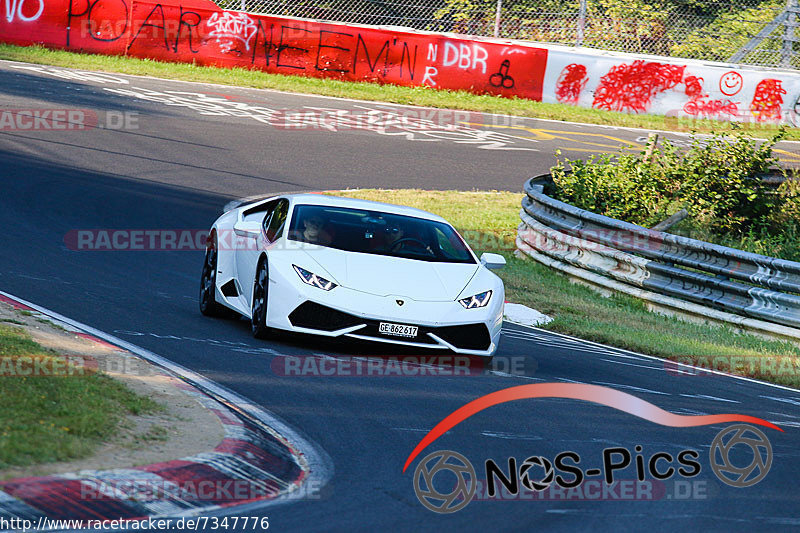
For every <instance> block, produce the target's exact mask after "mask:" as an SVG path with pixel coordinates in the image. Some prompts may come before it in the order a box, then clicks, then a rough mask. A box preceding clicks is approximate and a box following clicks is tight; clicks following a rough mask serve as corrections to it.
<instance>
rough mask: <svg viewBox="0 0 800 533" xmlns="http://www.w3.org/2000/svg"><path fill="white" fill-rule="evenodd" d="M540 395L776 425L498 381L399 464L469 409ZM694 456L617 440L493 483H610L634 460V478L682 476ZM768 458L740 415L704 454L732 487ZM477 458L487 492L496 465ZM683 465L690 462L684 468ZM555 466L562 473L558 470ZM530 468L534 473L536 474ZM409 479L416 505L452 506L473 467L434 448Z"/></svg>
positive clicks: (759, 436)
mask: <svg viewBox="0 0 800 533" xmlns="http://www.w3.org/2000/svg"><path fill="white" fill-rule="evenodd" d="M541 397H558V398H574V399H581V400H585V401H592V402H595V403H600V404H602V405H606V406H609V407H614V408H616V409H619V410H622V411H626V412H628V413H630V414H634V415H636V416H639V417H641V418H645V419H647V420H651V421H653V422H656V423H658V424H661V425H666V426H672V427H694V426H703V425H709V424H719V423H726V422H749V423H751V424H757V425H761V426H766V427H770V428H773V429H776V430H778V431H783V430H781V429H780V428H779V427H778V426H775V425H774V424H772V423H770V422H768V421H766V420H762V419H760V418H756V417H752V416H748V415H738V414H723V415H701V416H684V415H675V414H673V413H669V412H668V411H664V410H662V409H660V408H658V407H656V406H655V405H652V404H650V403H648V402H645V401H644V400H641V399H639V398H636V397H634V396H631V395H629V394H627V393H623V392H619V391H616V390H614V389H609V388H607V387H601V386H598V385H584V384H575V383H542V384H534V385H523V386H520V387H512V388H510V389H504V390H501V391H498V392H495V393H492V394H489V395H486V396H484V397H482V398H479V399H478V400H475V401H473V402H470V403H468V404H467V405H465V406H463V407H461V408H460V409H458V410H456V411H455V412H453V413H452V414H451V415H449V416H448V417H446V418H445V419H444V420H442V422H440V423H439V424H438V425H437V426H436V427H434V428H433V429H432V430H431V431H430V432H429V433H428V435H426V436H425V437H424V438H423V439H422V441H420V443H419V444H418V445H417V447H416V448H415V449H414V451H413V452H412V453H411V455H409V457H408V459H407V461H406V464H405V466H404V468H403V471H405V470H406V469H407V468H408V466H409V465H410V464H411V463H412V462H413V460H414V459H415V458H416V457H417V456H418V455H419V453H420V452H421V451H422V450H423V449H424V448H425V447H426V446H428V445H429V444H430V443H432V442H433V441H434V440H436V439H437V438H438V437H439V436H441V435H443V434H444V433H445V432H447V431H449V430H450V429H452V428H453V427H455V426H456V425H457V424H459V423H460V422H462V421H463V420H465V419H466V418H468V417H469V416H471V415H473V414H475V413H477V412H479V411H481V410H483V409H486V408H488V407H491V406H493V405H497V404H499V403H503V402H505V401H510V400H517V399H521V398H541ZM734 447H736V448H737V450H738V451H737V452H736V459H738V461H734V460H732V455H733V453H732V450H733V449H734ZM745 447H749V450H750V453H751V454H752V459H751V461H750V463H749V464H747V465H742V464H740V463H741V455H742V454H741V451H742V449H743V448H745ZM641 450H642V447H640V446H636V451H637V453H638V452H641ZM684 454H685V455H684ZM562 456H564V457H567V458H568V459H569V460H570V462H566V461H565V459H564V457H562ZM681 456H683V457H681ZM697 458H699V454H698V452H696V451H694V450H686V451H685V452H682V453H681V454H678V463H676V464H675V465H674V466H672V462H673V460H674V459H675V458H674V457H673V456H672V455H671V454H669V453H667V452H657V453H653V454H650V455H649V457H645V456H643V455H640V454H637V455H636V457H635V460H634V459H633V454H632V453H631V452H630V451H629V450H627V449H625V448H609V449H606V450H604V451H603V458H602V467H603V468H602V469H601V468H586V469H584V468H580V467H578V464H579V463H580V457H579V456H578V455H577V454H576V453H574V452H563V453H561V454H559V455H558V456H557V457H556V458H555V460H554V461H553V462H551V461H550V460H549V459H548V458H545V457H540V456H533V457H529V458H528V459H526V460H525V461H523V462H521V463H520V464H519V468H518V469H516V471H509V472H508V473H507V474H505V473H504V474H503V475H501V476H500V479H501V484H502V485H504V486H505V488H506V489H507V490H511V492H513V493H516V492H517V491H518V490H519V487H520V485H521V486H523V487H525V488H527V489H528V490H530V491H534V492H539V491H544V490H546V489H548V488H549V487H551V485H553V484H554V483H555V484H556V485H558V486H560V487H561V488H562V489H569V488H574V487H576V486H578V485H580V484H581V483H582V482H583V480H585V479H586V478H587V477H590V476H593V475H598V476H600V475H602V476H603V477H604V478H605V479H604V481H605V482H606V483H607V484H609V485H610V484H612V483H614V471H615V470H623V469H625V468H627V467H629V466H635V468H636V470H637V477H638V479H639V480H640V481H643V480H645V478H646V477H647V474H648V473H649V475H650V477H652V478H654V479H657V480H665V479H669V478H670V477H672V476H673V475H675V474H676V473H677V474H679V475H682V476H684V477H693V476H696V475H698V474H699V473H700V469H701V467H700V463H698V462H697V461H696V459H697ZM772 459H773V454H772V445H771V444H770V441H769V439H768V438H767V436H766V435H765V434H764V433H763V432H762V431H761V430H760V429H758V428H756V427H754V426H753V425H750V424H746V423H739V424H735V425H732V426H728V427H726V428H725V429H723V430H722V431H720V432H719V433H718V434H717V435H716V436H715V437H714V440H713V441H712V443H711V449H710V451H709V462H710V464H711V468H712V470H713V472H714V474H715V475H716V477H717V478H718V479H719V480H720V481H722V482H723V483H725V484H726V485H729V486H731V487H736V488H745V487H751V486H753V485H755V484H756V483H758V482H760V481H761V480H763V479H764V478H765V477H766V475H767V473H769V470H770V468H771V467H772ZM508 464H509V465H514V468H516V464H517V463H516V460H515V459H513V458H512V459H509V462H508ZM554 464H555V468H554ZM565 465H566V466H565ZM484 466H485V468H484V470H483V472H482V474H484V475H485V478H484V479H485V480H486V483H487V486H488V489H489V495H490V496H492V495H493V493H494V490H495V489H494V486H495V477H496V475H497V474H498V472H499V470H498V466H497V464H496V463H495V462H494V461H492V460H491V459H489V460H487V461H486V462H485V465H484ZM687 466H688V467H690V468H685V467H687ZM509 468H510V466H509ZM560 470H561V471H560ZM563 473H566V474H567V475H566V476H562V475H561V474H563ZM536 474H540V475H539V476H538V477H537V475H536ZM557 474H558V475H557ZM413 483H414V492H415V493H416V495H417V499H418V500H419V501H420V503H421V504H422V505H423V506H425V507H426V508H427V509H429V510H431V511H433V512H436V513H443V514H447V513H454V512H457V511H459V510H461V509H463V508H464V507H466V506H467V505H469V503H470V502H471V501H472V500H473V498H474V497H475V493H476V490H477V488H478V484H479V481H478V477H477V473H476V470H475V467H474V466H473V465H472V463H471V462H470V461H469V460H468V459H467V458H466V457H464V456H463V455H461V454H460V453H458V452H455V451H451V450H441V451H437V452H433V453H431V454H429V455H427V456H425V457H424V458H423V459H422V460H420V462H419V464H418V465H417V467H416V469H415V470H414V477H413Z"/></svg>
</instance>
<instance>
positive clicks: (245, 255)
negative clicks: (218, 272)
mask: <svg viewBox="0 0 800 533" xmlns="http://www.w3.org/2000/svg"><path fill="white" fill-rule="evenodd" d="M288 214H289V201H288V200H287V199H285V198H280V199H278V200H275V203H274V204H273V205H271V206H270V210H269V212H268V213H267V215H266V216H265V217H264V222H263V224H262V232H261V235H259V236H258V238H257V245H256V246H245V247H243V249H242V250H240V251H239V252H238V253H237V263H239V262H240V263H239V264H241V270H240V271H239V280H240V282H241V284H242V288H243V294H242V296H243V297H244V300H245V301H244V302H243V303H245V304H246V305H247V308H248V309H250V308H251V307H252V301H253V282H254V281H255V279H256V268H257V267H258V259H259V257H261V253H262V251H264V250H267V251H269V250H270V248H273V247H274V245H275V243H276V242H277V241H278V239H280V238H281V236H282V235H283V231H284V226H285V225H286V217H287V215H288ZM247 280H249V283H247Z"/></svg>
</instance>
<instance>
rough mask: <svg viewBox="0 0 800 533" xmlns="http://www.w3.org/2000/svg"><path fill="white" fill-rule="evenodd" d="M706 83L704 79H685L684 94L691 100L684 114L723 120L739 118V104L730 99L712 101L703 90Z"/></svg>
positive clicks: (688, 77)
mask: <svg viewBox="0 0 800 533" xmlns="http://www.w3.org/2000/svg"><path fill="white" fill-rule="evenodd" d="M704 81H705V80H703V78H700V77H697V76H691V75H687V76H686V77H685V78H684V80H683V83H684V85H685V87H686V88H685V90H684V92H685V93H686V96H687V97H688V98H689V101H688V102H686V104H685V105H684V106H683V110H684V112H685V113H686V114H687V115H691V116H693V117H698V118H722V117H723V116H724V115H727V116H728V117H729V118H730V117H735V116H737V115H738V114H739V103H738V102H733V101H731V100H728V99H724V100H713V99H710V98H709V97H708V94H706V92H705V91H704V90H703V83H704ZM723 83H724V82H723V80H722V79H720V85H722V84H723ZM740 90H741V88H740ZM737 92H738V91H737Z"/></svg>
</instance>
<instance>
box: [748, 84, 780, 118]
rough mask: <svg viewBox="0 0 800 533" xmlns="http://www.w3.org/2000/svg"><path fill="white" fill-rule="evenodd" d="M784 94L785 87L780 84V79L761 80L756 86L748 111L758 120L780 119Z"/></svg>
mask: <svg viewBox="0 0 800 533" xmlns="http://www.w3.org/2000/svg"><path fill="white" fill-rule="evenodd" d="M784 94H786V89H784V88H783V87H782V86H781V81H780V80H774V79H767V80H762V81H761V82H759V84H758V86H757V87H756V93H755V94H754V95H753V101H752V103H751V104H750V112H751V113H752V114H753V116H754V117H755V118H756V120H757V121H759V122H769V121H776V120H780V119H781V115H782V111H781V108H782V106H783V95H784Z"/></svg>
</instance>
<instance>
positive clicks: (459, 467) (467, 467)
mask: <svg viewBox="0 0 800 533" xmlns="http://www.w3.org/2000/svg"><path fill="white" fill-rule="evenodd" d="M443 471H444V472H449V473H450V474H451V475H453V474H454V475H455V478H456V484H455V487H454V488H453V489H452V490H451V491H450V492H440V491H439V490H438V489H437V488H436V487H435V486H434V483H433V478H434V477H436V474H438V473H440V472H443ZM448 477H449V476H448ZM476 488H477V478H476V476H475V469H474V468H473V467H472V463H470V462H469V460H468V459H467V458H466V457H464V456H463V455H461V454H460V453H456V452H452V451H449V450H442V451H438V452H433V453H432V454H430V455H428V456H427V457H425V459H423V460H422V461H420V463H419V464H418V465H417V469H416V470H414V492H416V493H417V499H418V500H419V502H420V503H421V504H422V505H424V506H425V507H426V508H428V509H430V510H431V511H433V512H434V513H442V514H448V513H455V512H456V511H459V510H461V509H463V508H464V507H466V506H467V505H469V502H471V501H472V497H473V496H475V489H476Z"/></svg>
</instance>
